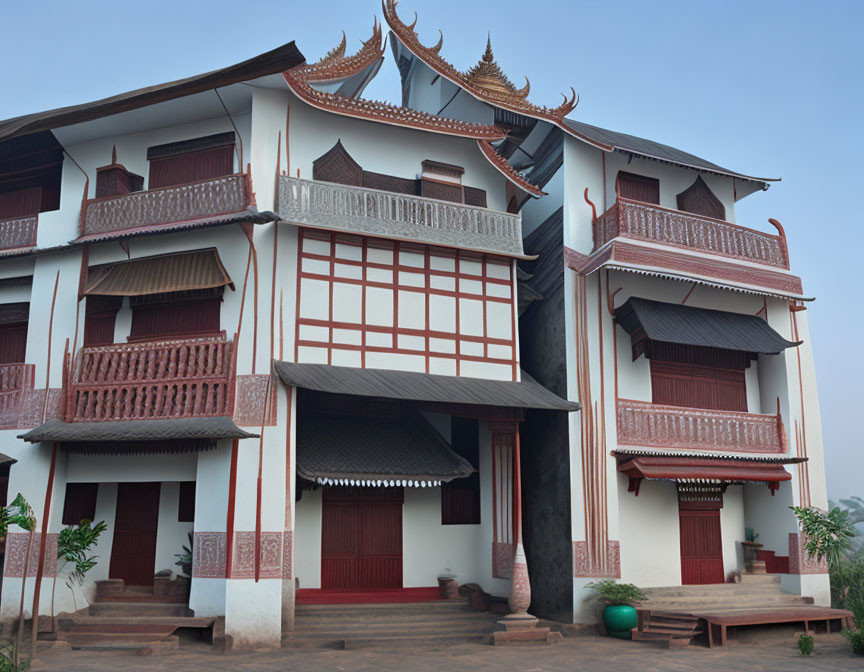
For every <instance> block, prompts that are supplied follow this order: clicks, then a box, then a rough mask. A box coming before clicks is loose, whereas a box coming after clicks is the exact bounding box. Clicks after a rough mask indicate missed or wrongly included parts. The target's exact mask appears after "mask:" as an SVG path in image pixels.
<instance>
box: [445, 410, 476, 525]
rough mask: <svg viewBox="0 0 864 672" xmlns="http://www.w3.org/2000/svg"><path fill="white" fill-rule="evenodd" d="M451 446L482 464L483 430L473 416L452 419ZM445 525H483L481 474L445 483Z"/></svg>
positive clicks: (470, 460) (467, 458) (465, 456)
mask: <svg viewBox="0 0 864 672" xmlns="http://www.w3.org/2000/svg"><path fill="white" fill-rule="evenodd" d="M450 427H451V429H450V447H451V448H452V449H453V452H455V453H456V454H458V455H461V456H462V457H464V458H465V459H466V460H468V461H469V462H470V463H471V466H472V467H474V469H477V468H478V467H479V464H480V429H479V425H478V422H477V420H475V419H473V418H457V417H453V418H452V419H451V425H450ZM441 524H442V525H479V524H480V474H479V473H478V472H477V471H475V472H474V473H473V474H471V475H470V476H468V477H466V478H457V479H455V480H453V481H450V482H449V483H443V484H442V485H441Z"/></svg>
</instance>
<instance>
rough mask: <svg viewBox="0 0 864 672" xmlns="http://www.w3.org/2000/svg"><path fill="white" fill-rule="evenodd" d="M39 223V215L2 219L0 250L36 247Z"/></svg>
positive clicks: (0, 225)
mask: <svg viewBox="0 0 864 672" xmlns="http://www.w3.org/2000/svg"><path fill="white" fill-rule="evenodd" d="M38 221H39V216H38V215H28V216H27V217H10V218H8V219H3V218H2V217H0V250H14V249H17V248H19V247H32V246H33V245H35V244H36V224H37V223H38Z"/></svg>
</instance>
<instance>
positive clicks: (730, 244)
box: [594, 197, 789, 269]
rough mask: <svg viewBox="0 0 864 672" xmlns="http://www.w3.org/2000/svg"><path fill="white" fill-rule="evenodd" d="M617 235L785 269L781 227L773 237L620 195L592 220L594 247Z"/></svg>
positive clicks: (787, 265)
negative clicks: (777, 234)
mask: <svg viewBox="0 0 864 672" xmlns="http://www.w3.org/2000/svg"><path fill="white" fill-rule="evenodd" d="M772 223H773V221H772ZM775 226H777V225H776V224H775ZM619 237H622V238H635V239H637V240H644V241H649V242H652V243H660V244H661V245H671V246H673V247H683V248H687V249H690V250H696V251H699V252H708V253H710V254H718V255H721V256H724V257H731V258H734V259H740V260H743V261H750V262H754V263H757V264H766V265H768V266H775V267H777V268H786V269H788V268H789V254H788V252H787V249H786V239H785V237H784V236H783V235H782V229H781V235H779V236H776V235H773V234H770V233H763V232H761V231H756V230H754V229H747V228H745V227H743V226H738V225H737V224H732V223H730V222H724V221H723V220H721V219H713V218H711V217H705V216H703V215H696V214H693V213H690V212H683V211H681V210H671V209H669V208H663V207H660V206H659V205H653V204H651V203H642V202H640V201H631V200H628V199H625V198H620V197H619V198H618V201H617V202H616V203H615V204H614V205H613V206H612V207H611V208H609V209H608V210H607V211H606V212H605V213H603V214H602V215H600V216H599V217H597V219H595V220H594V249H597V248H599V247H602V246H603V245H605V244H606V243H608V242H609V241H610V240H612V239H613V238H619Z"/></svg>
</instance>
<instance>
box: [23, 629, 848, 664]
mask: <svg viewBox="0 0 864 672" xmlns="http://www.w3.org/2000/svg"><path fill="white" fill-rule="evenodd" d="M757 637H763V639H761V640H759V641H757V640H756V638H757ZM816 651H817V655H814V656H813V657H812V658H802V657H801V656H800V655H799V654H798V650H797V648H796V646H795V640H794V639H793V638H792V636H791V634H790V633H788V632H786V633H782V634H779V633H772V634H767V635H764V636H762V635H758V634H756V633H753V636H750V637H747V638H746V639H744V640H743V641H741V642H740V643H736V644H734V645H731V646H727V647H725V648H723V649H713V650H709V649H707V648H704V647H701V646H691V647H690V648H688V649H684V650H677V651H676V650H672V651H670V650H665V649H659V648H655V647H654V646H652V645H650V644H643V643H638V642H629V641H621V640H614V639H610V638H608V637H599V636H597V635H582V636H575V637H568V638H566V639H565V640H564V642H563V643H561V644H559V645H557V646H547V647H542V648H541V647H536V648H535V647H530V648H524V647H520V648H506V647H497V648H496V647H492V646H484V645H480V644H464V645H459V646H450V647H447V648H423V649H419V648H415V649H395V650H390V651H383V650H376V649H365V650H358V651H329V650H305V651H292V650H284V651H276V652H259V653H250V654H228V655H219V654H215V653H213V652H211V651H210V650H209V649H208V648H205V647H203V646H202V645H190V646H188V647H181V648H180V649H178V650H176V651H172V652H167V653H162V654H160V655H154V656H147V657H138V656H128V655H116V654H107V653H96V654H93V653H84V652H75V651H71V652H70V651H62V650H54V651H47V652H45V653H43V654H42V657H41V659H40V660H39V661H38V662H37V663H36V665H34V671H41V670H63V671H64V672H139V671H144V670H172V672H180V671H182V672H223V671H224V672H228V671H231V672H234V671H235V670H244V671H246V670H248V671H250V672H264V671H268V672H269V671H271V670H291V671H292V672H331V671H333V672H406V671H410V672H414V671H415V670H416V671H417V672H456V671H459V672H462V671H465V672H473V671H477V672H487V671H488V672H506V671H508V670H514V671H518V672H547V671H548V672H552V671H554V672H565V671H568V670H573V671H574V672H576V671H577V670H578V672H594V671H596V672H617V670H638V671H639V672H654V671H657V672H660V671H663V672H666V671H674V672H678V671H683V670H699V672H729V671H730V670H731V671H733V672H747V671H750V670H760V671H761V670H765V671H774V670H781V671H782V672H795V671H797V670H801V671H804V670H807V671H808V672H813V671H817V670H818V671H821V670H826V671H828V670H830V671H832V672H840V671H843V670H857V671H858V672H861V670H864V658H861V657H860V656H853V655H852V653H851V651H850V649H849V645H848V643H847V642H846V640H845V639H843V638H842V637H841V636H840V635H817V638H816Z"/></svg>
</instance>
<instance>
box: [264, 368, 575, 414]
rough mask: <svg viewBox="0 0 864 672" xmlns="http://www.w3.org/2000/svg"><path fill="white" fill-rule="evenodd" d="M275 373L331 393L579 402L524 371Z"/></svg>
mask: <svg viewBox="0 0 864 672" xmlns="http://www.w3.org/2000/svg"><path fill="white" fill-rule="evenodd" d="M276 373H278V374H279V378H280V379H281V380H282V382H283V383H284V384H285V385H287V386H289V387H299V388H303V389H306V390H317V391H319V392H330V393H331V394H352V395H357V396H360V397H383V398H385V399H406V400H409V401H439V402H445V403H453V404H476V405H480V406H506V407H510V408H536V409H546V410H553V411H568V412H572V411H578V410H579V404H577V403H576V402H573V401H567V400H566V399H562V398H561V397H559V396H557V395H556V394H554V393H552V392H550V391H549V390H547V389H546V388H545V387H543V386H542V385H540V384H539V383H538V382H537V381H535V380H534V379H533V378H531V376H529V375H528V374H527V373H525V372H524V371H523V372H522V380H521V382H511V381H504V380H485V379H481V378H466V377H462V376H439V375H432V374H428V373H414V372H410V371H388V370H384V369H357V368H353V367H348V366H328V365H327V364H295V363H292V362H276Z"/></svg>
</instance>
